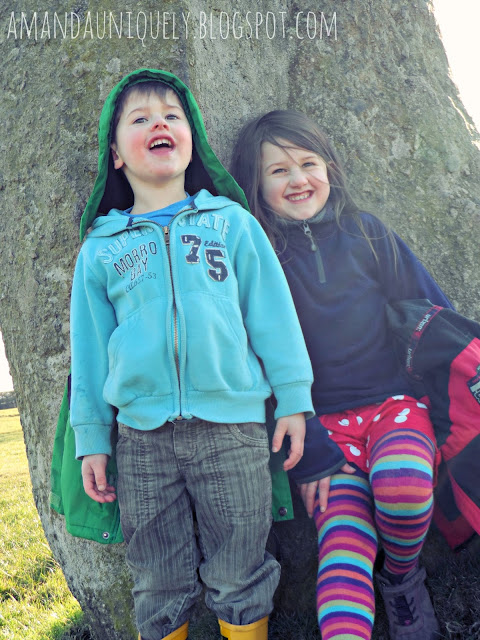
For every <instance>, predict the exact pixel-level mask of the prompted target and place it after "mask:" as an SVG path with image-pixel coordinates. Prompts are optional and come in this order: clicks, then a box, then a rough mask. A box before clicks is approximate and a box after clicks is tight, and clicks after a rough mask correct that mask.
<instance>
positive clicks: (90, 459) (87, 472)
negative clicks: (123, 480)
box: [82, 453, 117, 503]
mask: <svg viewBox="0 0 480 640" xmlns="http://www.w3.org/2000/svg"><path fill="white" fill-rule="evenodd" d="M107 462H108V456H107V455H106V454H105V453H96V454H94V455H91V456H84V458H83V460H82V478H83V488H84V489H85V493H86V494H87V496H90V498H92V500H95V502H102V503H103V502H113V501H114V500H116V498H117V496H116V495H115V487H112V485H109V484H107V476H106V469H107Z"/></svg>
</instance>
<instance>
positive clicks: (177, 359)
mask: <svg viewBox="0 0 480 640" xmlns="http://www.w3.org/2000/svg"><path fill="white" fill-rule="evenodd" d="M185 211H195V209H193V208H189V209H184V210H182V211H179V212H178V213H176V214H175V215H174V216H173V218H176V217H177V216H178V215H179V214H180V213H185ZM173 218H172V220H173ZM139 222H140V224H141V223H144V222H145V221H144V220H141V221H139ZM149 222H151V223H153V224H154V225H156V226H158V227H161V228H162V230H163V237H164V240H165V247H166V250H167V258H168V266H169V269H170V281H171V283H172V297H173V348H174V358H175V369H176V371H177V380H178V406H179V407H180V411H181V410H182V385H181V381H180V353H179V346H178V327H177V305H176V302H175V289H174V285H173V270H172V261H171V258H170V226H169V225H167V226H162V225H160V224H158V223H157V222H155V221H153V220H149ZM170 224H171V221H170ZM132 226H133V225H132ZM182 419H183V417H182V415H181V413H180V415H178V416H177V418H176V420H182Z"/></svg>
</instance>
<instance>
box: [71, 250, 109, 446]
mask: <svg viewBox="0 0 480 640" xmlns="http://www.w3.org/2000/svg"><path fill="white" fill-rule="evenodd" d="M84 247H85V245H84ZM116 326H117V323H116V318H115V312H114V309H113V306H112V305H111V303H110V302H109V300H108V298H107V294H106V286H105V285H104V284H103V283H102V282H101V281H100V279H99V278H98V276H97V275H96V274H95V273H94V272H93V270H92V268H91V266H90V265H89V263H88V260H87V257H86V255H85V251H84V250H83V249H82V251H81V252H80V255H79V257H78V260H77V265H76V267H75V274H74V278H73V287H72V301H71V316H70V338H71V350H72V397H71V407H70V422H71V425H72V428H73V429H74V431H75V441H76V456H77V458H80V457H82V456H85V455H90V454H95V453H106V454H108V455H110V454H111V452H112V447H111V442H110V434H111V429H112V425H113V423H114V420H115V414H114V409H113V407H112V406H111V405H109V404H108V403H106V402H105V400H104V399H103V387H104V385H105V381H106V379H107V375H108V342H109V339H110V336H111V334H112V332H113V331H114V329H115V328H116Z"/></svg>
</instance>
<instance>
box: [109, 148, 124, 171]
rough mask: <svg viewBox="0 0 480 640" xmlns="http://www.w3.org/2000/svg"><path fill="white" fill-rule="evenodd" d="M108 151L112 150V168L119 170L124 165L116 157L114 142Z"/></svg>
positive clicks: (118, 157) (117, 156)
mask: <svg viewBox="0 0 480 640" xmlns="http://www.w3.org/2000/svg"><path fill="white" fill-rule="evenodd" d="M110 149H111V150H112V159H113V166H114V168H115V169H121V168H122V167H123V165H124V164H125V163H124V162H123V160H122V159H121V157H120V156H119V155H118V152H117V145H116V144H115V142H112V144H111V145H110Z"/></svg>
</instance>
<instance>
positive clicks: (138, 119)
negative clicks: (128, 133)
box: [133, 116, 147, 124]
mask: <svg viewBox="0 0 480 640" xmlns="http://www.w3.org/2000/svg"><path fill="white" fill-rule="evenodd" d="M146 121H147V119H146V117H145V116H140V117H139V118H135V120H134V121H133V124H142V122H146Z"/></svg>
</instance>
